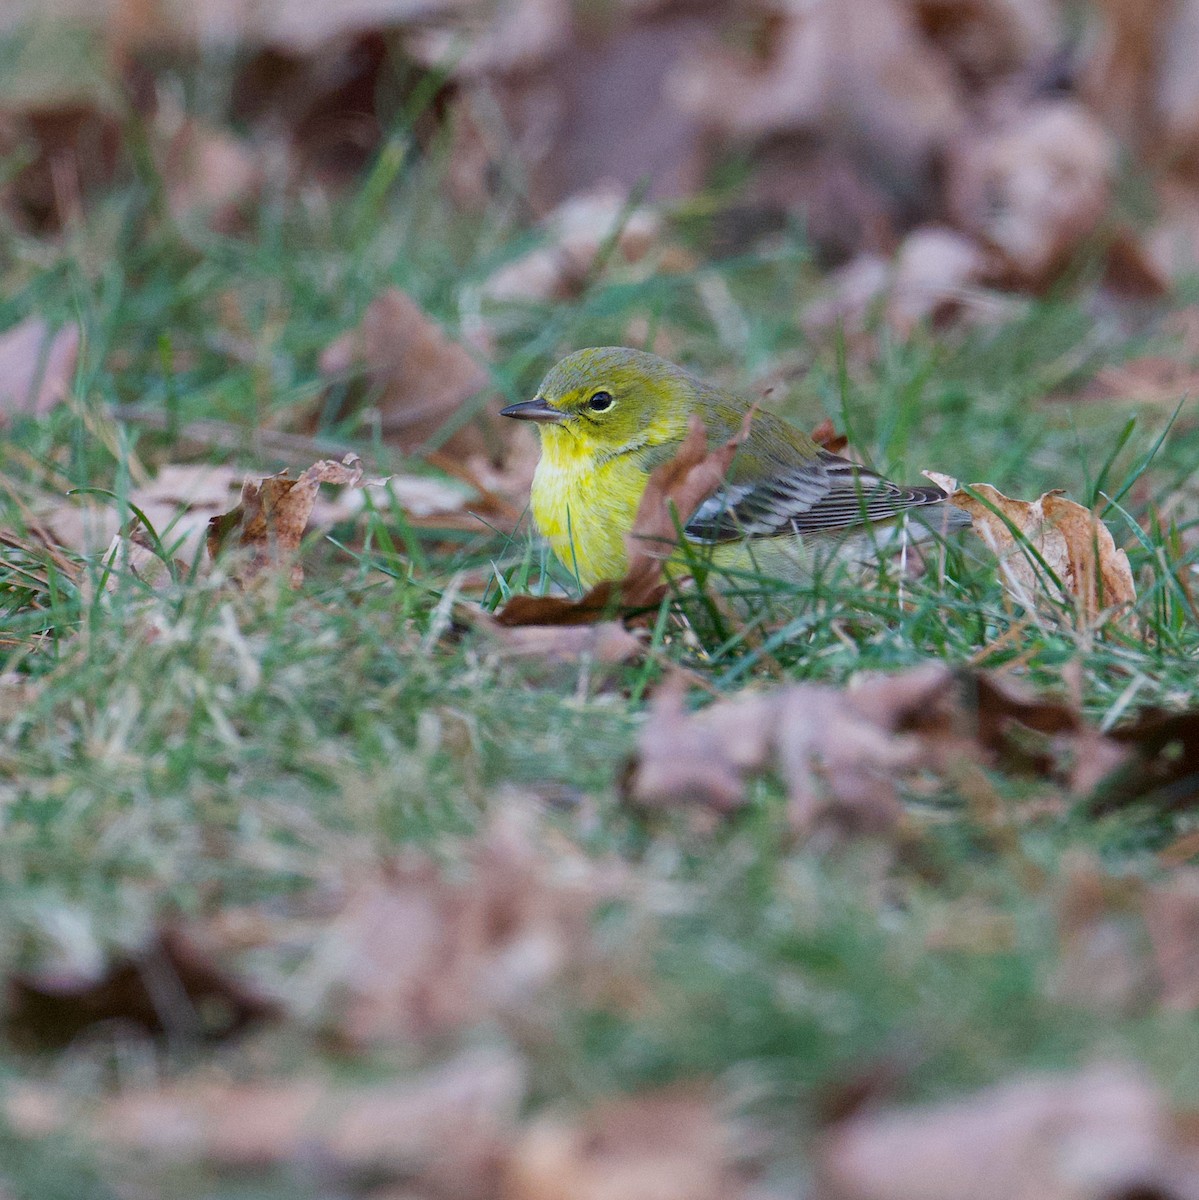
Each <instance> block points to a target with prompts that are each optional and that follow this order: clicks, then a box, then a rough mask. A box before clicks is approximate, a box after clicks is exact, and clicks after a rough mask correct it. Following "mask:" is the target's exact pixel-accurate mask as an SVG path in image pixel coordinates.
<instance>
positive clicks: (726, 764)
mask: <svg viewBox="0 0 1199 1200" xmlns="http://www.w3.org/2000/svg"><path fill="white" fill-rule="evenodd" d="M952 678H953V677H952V674H951V672H950V671H949V670H948V669H947V668H944V667H940V666H930V667H926V668H925V667H921V668H916V669H914V670H912V671H909V672H905V673H902V674H900V675H896V676H893V677H890V678H888V677H875V678H874V679H872V680H871V681H869V682H867V681H863V682H862V683H861V684H860V686H859V687H857V688H856V689H852V690H848V691H843V690H838V689H836V688H832V687H825V686H820V685H815V684H804V685H799V686H795V687H790V688H783V689H781V690H779V691H777V692H773V693H761V694H756V695H749V696H744V697H738V698H736V699H732V700H724V701H719V702H717V703H715V704H712V705H710V706H708V707H707V708H704V709H700V710H699V711H698V712H696V713H687V712H686V710H685V708H684V703H683V701H684V695H683V690H682V686H681V683H675V684H674V685H672V686H669V687H666V688H663V689H661V690H660V691H659V693H658V695H657V696H656V697H655V700H654V704H653V707H652V708H651V711H650V718H649V720H648V721H647V722H646V725H645V729H644V730H643V732H642V735H641V737H640V739H639V740H638V751H637V757H636V760H635V762H634V766H633V769H632V771H631V773H630V776H629V780H628V793H629V796H630V799H632V800H633V801H634V802H635V803H637V804H641V805H646V806H649V807H673V806H675V805H700V806H706V807H711V808H714V809H716V810H717V811H720V812H725V811H729V810H731V809H735V808H737V807H739V806H740V805H742V804H744V803H745V798H746V788H747V785H748V782H749V779H750V778H751V777H752V776H754V775H758V774H761V773H762V772H763V771H764V770H766V769H768V768H773V769H774V770H775V771H777V773H778V775H779V776H780V777H781V778H782V780H783V782H784V783H785V785H786V787H787V791H788V796H789V804H790V818H791V822H792V824H793V825H794V827H795V828H796V829H798V830H802V831H804V832H810V831H811V830H813V829H814V828H815V827H816V826H817V825H819V824H822V823H831V824H833V825H836V826H840V827H843V828H848V829H856V830H865V831H868V832H884V831H887V830H890V829H893V828H894V827H895V826H896V825H897V823H898V822H899V820H900V818H901V816H902V808H901V805H900V801H899V793H898V790H897V789H898V784H899V782H900V781H901V780H902V779H903V778H904V776H905V775H906V774H908V773H910V772H911V771H913V770H915V769H917V768H918V767H921V766H926V765H930V764H931V763H932V762H933V761H934V760H933V758H932V755H931V751H930V749H929V747H928V745H927V744H925V743H924V742H923V741H922V740H921V738H920V737H919V736H918V735H916V734H914V733H909V732H907V730H908V729H910V728H912V727H913V726H914V724H915V723H916V722H917V721H918V719H919V718H920V717H921V715H923V714H924V713H925V712H926V711H927V710H928V709H929V708H930V707H931V706H933V705H935V704H937V703H938V702H939V700H940V699H941V698H943V697H945V696H947V695H951V691H952V689H951V685H952Z"/></svg>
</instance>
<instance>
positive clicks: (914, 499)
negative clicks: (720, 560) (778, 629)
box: [686, 452, 947, 542]
mask: <svg viewBox="0 0 1199 1200" xmlns="http://www.w3.org/2000/svg"><path fill="white" fill-rule="evenodd" d="M945 499H947V497H946V495H945V493H944V492H943V491H941V489H940V488H937V487H913V488H905V487H900V486H899V485H898V484H895V483H892V482H891V481H890V480H887V479H884V478H883V477H882V476H881V475H878V474H876V473H875V472H874V471H871V470H870V469H869V468H867V467H861V466H858V465H857V464H856V463H851V462H849V461H848V460H847V459H844V458H840V457H839V456H838V455H835V454H830V453H828V452H822V453H821V455H820V457H819V458H818V459H815V460H813V461H811V462H807V463H804V464H803V465H802V466H799V467H780V468H779V469H777V470H776V471H774V472H773V473H771V474H769V475H767V476H766V477H765V478H762V479H757V480H753V481H749V480H745V481H736V482H733V481H730V482H729V483H726V484H725V485H724V486H723V487H721V489H720V490H719V491H717V492H716V493H715V494H714V495H712V496H711V497H709V498H708V499H707V500H705V501H704V503H703V504H701V505H700V506H699V508H697V509H696V510H695V512H694V514H693V515H692V517H691V519H690V520H689V521H688V522H687V525H686V533H687V536H688V537H689V538H690V539H691V540H693V541H696V542H727V541H732V540H734V539H738V538H746V537H749V538H756V537H776V536H778V535H780V534H786V533H794V534H804V533H820V532H824V531H837V530H844V529H850V528H852V527H853V526H855V525H865V524H869V523H871V522H874V521H885V520H887V519H888V518H890V517H895V516H898V515H899V514H900V513H903V512H905V511H907V510H908V509H911V508H919V507H921V506H922V505H926V504H937V503H940V502H941V501H943V500H945Z"/></svg>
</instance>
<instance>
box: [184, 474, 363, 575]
mask: <svg viewBox="0 0 1199 1200" xmlns="http://www.w3.org/2000/svg"><path fill="white" fill-rule="evenodd" d="M361 482H362V463H361V462H360V461H359V460H358V458H357V456H356V455H353V454H347V455H346V457H345V459H344V460H343V461H342V462H339V463H338V462H334V461H332V460H331V459H325V460H324V461H323V462H318V463H314V464H313V465H312V466H311V467H309V468H308V469H307V470H306V471H305V472H304V473H303V474H302V475H301V476H300V477H299V478H298V479H288V478H287V472H286V471H283V472H280V474H278V475H271V476H268V477H267V478H266V479H263V480H261V481H260V482H259V483H252V482H249V481H247V482H246V483H245V484H244V485H243V487H242V493H241V503H240V504H239V505H238V506H237V507H236V508H234V509H232V510H230V511H229V512H227V513H222V514H221V515H220V516H216V517H212V518H211V519H210V520H209V522H208V553H209V556H210V557H211V558H213V559H215V558H216V557H217V556H218V555H219V554H221V553H222V552H223V551H224V550H225V549H227V548H234V547H235V548H237V549H239V550H243V551H245V552H246V556H245V557H244V558H243V561H242V562H241V563H240V564H239V565H237V566H236V567H235V569H234V574H233V577H234V578H235V579H236V580H237V581H238V582H239V583H240V584H242V585H243V586H246V585H248V584H250V583H252V582H253V581H255V580H257V579H260V578H262V577H263V576H264V575H265V574H266V573H273V572H276V571H280V570H282V569H283V568H284V567H288V568H289V571H288V578H289V581H290V583H291V586H292V587H299V586H300V584H301V583H302V582H303V580H304V569H303V567H302V566H301V565H300V563H299V562H297V561H294V560H295V556H296V553H297V552H298V550H299V548H300V542H301V540H302V539H303V537H304V531H305V529H307V528H308V519H309V517H310V516H311V514H312V509H313V506H314V505H315V504H316V498H317V492H318V491H319V489H320V485H321V484H322V483H333V484H339V485H341V486H344V487H358V486H359V485H360V484H361Z"/></svg>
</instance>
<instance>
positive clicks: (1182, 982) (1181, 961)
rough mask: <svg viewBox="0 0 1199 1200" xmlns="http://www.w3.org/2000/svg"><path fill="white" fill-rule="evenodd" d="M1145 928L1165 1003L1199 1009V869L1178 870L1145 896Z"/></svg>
mask: <svg viewBox="0 0 1199 1200" xmlns="http://www.w3.org/2000/svg"><path fill="white" fill-rule="evenodd" d="M1144 914H1145V927H1146V929H1147V930H1148V932H1149V938H1150V941H1151V942H1152V944H1153V959H1154V964H1155V966H1156V967H1157V976H1158V980H1159V981H1160V985H1161V997H1160V999H1161V1004H1162V1005H1163V1007H1165V1008H1168V1009H1173V1010H1175V1011H1177V1012H1195V1011H1199V870H1193V869H1192V870H1189V871H1176V872H1174V873H1173V874H1172V875H1171V876H1170V877H1169V878H1168V879H1167V881H1166V882H1165V883H1164V884H1161V885H1160V886H1158V887H1154V888H1151V889H1150V891H1149V894H1148V895H1147V896H1146V897H1145V905H1144Z"/></svg>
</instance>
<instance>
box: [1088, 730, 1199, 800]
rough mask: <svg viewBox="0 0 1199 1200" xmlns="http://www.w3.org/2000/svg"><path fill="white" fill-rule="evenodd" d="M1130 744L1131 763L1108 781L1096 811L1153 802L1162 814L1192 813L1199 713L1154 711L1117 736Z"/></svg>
mask: <svg viewBox="0 0 1199 1200" xmlns="http://www.w3.org/2000/svg"><path fill="white" fill-rule="evenodd" d="M1111 737H1112V739H1113V740H1114V741H1115V742H1116V743H1118V744H1119V745H1121V746H1123V747H1125V749H1126V751H1127V755H1128V761H1127V764H1126V766H1124V767H1123V768H1122V769H1120V770H1117V771H1115V772H1114V773H1113V774H1112V775H1111V776H1110V777H1109V778H1107V779H1105V780H1104V781H1103V784H1102V785H1101V786H1100V788H1099V790H1098V791H1097V792H1096V794H1095V796H1094V797H1093V799H1092V802H1091V811H1092V812H1094V813H1098V814H1102V813H1109V812H1114V811H1116V810H1118V809H1120V808H1123V807H1125V806H1127V805H1129V804H1137V803H1141V804H1150V805H1152V806H1153V807H1154V808H1156V809H1158V810H1159V811H1162V812H1188V811H1191V810H1193V809H1194V808H1195V807H1196V797H1197V794H1199V711H1197V710H1195V709H1189V710H1187V711H1184V712H1179V713H1162V712H1155V711H1149V712H1146V713H1143V714H1142V715H1141V716H1140V717H1138V718H1137V719H1136V720H1135V721H1133V722H1131V723H1130V724H1127V725H1124V726H1121V727H1120V728H1119V729H1116V730H1114V731H1113V732H1112V734H1111Z"/></svg>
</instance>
